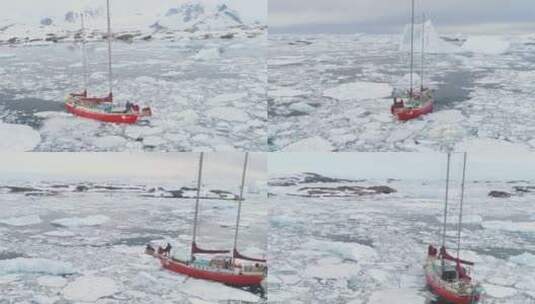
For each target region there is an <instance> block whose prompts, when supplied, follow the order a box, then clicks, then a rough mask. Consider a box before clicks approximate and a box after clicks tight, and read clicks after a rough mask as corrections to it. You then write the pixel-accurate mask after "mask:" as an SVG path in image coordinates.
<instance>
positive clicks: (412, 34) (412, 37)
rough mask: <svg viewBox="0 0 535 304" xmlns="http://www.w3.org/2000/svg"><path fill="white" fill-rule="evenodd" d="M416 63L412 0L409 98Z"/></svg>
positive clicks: (410, 98) (410, 96) (410, 97)
mask: <svg viewBox="0 0 535 304" xmlns="http://www.w3.org/2000/svg"><path fill="white" fill-rule="evenodd" d="M413 65H414V0H412V9H411V68H410V85H411V87H410V89H409V100H412V69H413Z"/></svg>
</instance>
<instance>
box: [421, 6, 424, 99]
mask: <svg viewBox="0 0 535 304" xmlns="http://www.w3.org/2000/svg"><path fill="white" fill-rule="evenodd" d="M421 34H422V61H421V68H422V71H421V73H420V91H423V90H424V56H425V55H424V54H425V48H424V47H425V13H422V33H421Z"/></svg>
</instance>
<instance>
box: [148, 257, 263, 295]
mask: <svg viewBox="0 0 535 304" xmlns="http://www.w3.org/2000/svg"><path fill="white" fill-rule="evenodd" d="M154 256H155V257H156V258H158V259H159V260H160V263H161V264H162V267H163V268H165V269H167V270H169V271H173V272H176V273H180V274H183V275H187V276H190V277H192V278H196V279H202V280H210V281H215V282H220V283H224V284H228V285H232V286H240V287H242V286H255V285H260V283H261V282H262V280H263V279H264V276H262V275H244V274H241V275H240V274H233V273H225V272H215V271H209V270H202V269H198V268H194V267H191V266H190V265H187V264H184V263H180V262H178V261H174V260H171V259H170V258H168V257H164V256H160V255H154Z"/></svg>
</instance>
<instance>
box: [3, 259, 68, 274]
mask: <svg viewBox="0 0 535 304" xmlns="http://www.w3.org/2000/svg"><path fill="white" fill-rule="evenodd" d="M75 272H76V271H75V270H74V267H73V266H72V265H71V264H70V263H65V262H59V261H54V260H49V259H39V258H16V259H9V260H2V261H0V273H47V274H52V275H64V274H73V273H75Z"/></svg>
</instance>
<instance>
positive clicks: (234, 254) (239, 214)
mask: <svg viewBox="0 0 535 304" xmlns="http://www.w3.org/2000/svg"><path fill="white" fill-rule="evenodd" d="M248 161H249V152H245V160H244V162H243V172H242V176H241V186H240V197H239V198H238V215H237V216H236V230H235V231H234V248H233V250H232V259H235V257H236V252H237V250H238V249H237V247H238V230H239V227H240V217H241V204H242V201H243V188H244V187H245V176H246V174H247V162H248Z"/></svg>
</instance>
